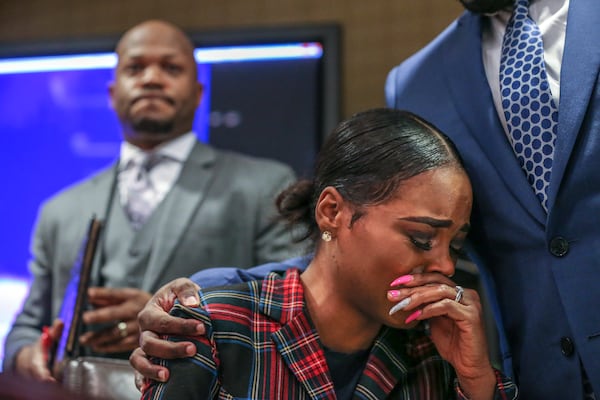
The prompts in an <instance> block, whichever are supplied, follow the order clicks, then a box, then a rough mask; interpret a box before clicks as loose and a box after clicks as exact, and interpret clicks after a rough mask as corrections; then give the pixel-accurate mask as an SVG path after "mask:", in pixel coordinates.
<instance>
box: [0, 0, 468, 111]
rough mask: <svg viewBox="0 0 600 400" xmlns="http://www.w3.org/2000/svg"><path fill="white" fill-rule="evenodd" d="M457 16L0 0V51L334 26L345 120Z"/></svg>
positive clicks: (449, 9) (226, 2) (442, 11)
mask: <svg viewBox="0 0 600 400" xmlns="http://www.w3.org/2000/svg"><path fill="white" fill-rule="evenodd" d="M461 10H462V7H461V5H460V4H459V3H458V1H456V0H212V1H207V0H0V46H2V43H8V44H11V43H15V42H16V43H19V42H35V41H46V40H56V39H59V40H71V39H77V38H90V37H92V38H93V37H98V36H106V35H112V36H114V35H116V34H120V33H122V32H123V31H124V30H125V29H127V28H128V27H130V26H132V25H134V24H135V23H137V22H140V21H142V20H145V19H148V18H163V19H166V20H169V21H171V22H173V23H175V24H177V25H179V26H181V27H182V28H183V29H185V30H187V31H194V30H204V29H218V28H221V27H222V28H238V27H247V26H257V25H259V26H260V25H285V24H294V25H296V24H303V23H311V22H337V23H339V24H340V25H341V26H342V29H343V32H344V38H343V49H342V51H343V72H342V113H343V116H349V115H350V114H352V113H354V112H356V111H360V110H362V109H365V108H369V107H375V106H382V105H384V94H383V86H384V82H385V77H386V74H387V72H388V71H389V70H390V68H392V67H393V66H394V65H396V64H398V63H399V62H401V61H402V60H404V59H405V58H406V57H408V56H409V55H411V54H412V53H414V52H415V51H416V50H418V49H419V48H421V47H422V46H423V45H425V44H426V43H427V42H428V41H430V40H431V39H432V38H433V37H435V35H436V34H437V33H439V32H440V31H441V30H442V29H444V27H446V25H448V24H449V23H450V22H451V21H452V20H453V19H454V18H455V17H456V16H458V15H459V14H460V12H461Z"/></svg>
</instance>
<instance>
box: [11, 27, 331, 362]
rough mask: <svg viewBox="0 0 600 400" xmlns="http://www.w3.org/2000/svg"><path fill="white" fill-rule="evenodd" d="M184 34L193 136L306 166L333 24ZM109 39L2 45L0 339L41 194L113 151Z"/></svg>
mask: <svg viewBox="0 0 600 400" xmlns="http://www.w3.org/2000/svg"><path fill="white" fill-rule="evenodd" d="M190 36H191V38H192V40H193V42H194V44H195V46H196V50H195V55H196V59H197V61H198V70H199V79H200V81H201V82H202V83H203V85H204V93H203V99H202V103H201V106H200V107H199V109H198V111H197V114H196V121H195V124H194V131H195V132H196V134H197V135H198V137H199V138H200V139H201V140H203V141H205V142H208V143H210V144H212V145H214V146H216V147H219V148H225V149H231V150H235V151H238V152H242V153H247V154H251V155H256V156H261V157H269V158H273V159H277V160H280V161H282V162H285V163H287V164H288V165H290V166H292V167H293V168H294V169H295V171H296V172H297V174H298V175H300V176H307V175H310V173H311V170H312V165H313V162H314V159H315V155H316V153H317V151H318V149H319V147H320V144H321V141H322V139H323V137H324V136H325V135H326V133H327V132H328V131H329V130H331V129H332V128H333V127H334V126H335V124H336V123H337V122H338V119H339V116H340V89H339V76H340V58H339V56H340V30H339V28H338V27H337V26H336V25H310V26H297V27H269V28H250V29H242V30H229V31H227V30H219V31H210V32H197V33H192V34H191V35H190ZM115 43H116V38H106V39H95V40H89V41H85V40H80V41H69V42H67V43H60V42H53V43H37V44H15V45H3V46H2V47H1V49H2V50H0V87H1V88H2V90H1V91H0V108H1V110H2V114H1V117H0V130H1V131H2V132H3V136H4V138H5V139H4V149H3V155H4V161H3V163H2V165H3V167H2V168H3V169H4V170H3V171H2V172H3V173H2V176H3V177H4V179H5V181H4V182H3V187H4V193H5V195H4V196H2V197H3V199H2V200H0V201H1V202H2V204H1V206H0V218H2V220H3V221H4V223H3V228H2V229H1V231H0V288H6V290H0V301H2V303H3V304H5V305H6V304H13V305H14V306H13V308H12V309H10V310H7V308H9V307H3V310H2V311H0V312H2V313H7V314H6V315H0V339H2V338H3V337H4V335H5V334H6V331H7V329H8V327H9V325H10V323H11V321H12V317H13V315H14V313H15V312H16V311H17V310H18V309H19V308H20V304H21V301H20V300H21V299H22V298H23V296H24V295H25V292H26V287H27V284H28V280H29V272H28V270H27V262H28V260H29V258H30V253H29V248H28V247H29V241H30V237H31V232H32V228H33V224H34V222H35V219H36V216H37V211H38V209H39V206H40V204H41V202H42V201H43V200H44V199H46V198H48V197H49V196H51V195H52V194H54V193H56V192H57V191H59V190H60V189H62V188H64V187H65V186H67V185H70V184H72V183H75V182H77V181H79V180H81V179H84V178H85V177H87V176H88V175H90V174H91V173H93V172H94V171H97V170H98V169H100V168H102V167H105V166H107V165H109V164H110V163H112V162H114V161H115V160H116V158H117V157H118V153H119V145H120V141H121V136H120V131H119V127H118V123H117V119H116V116H115V115H114V113H113V111H112V110H111V109H110V107H109V102H108V82H109V81H110V80H111V79H112V74H113V72H112V71H113V68H114V66H115V64H116V56H115V54H114V53H113V52H112V49H113V48H114V45H115ZM8 193H10V194H11V196H10V197H9V196H7V194H8ZM4 295H6V296H10V298H7V299H4V298H3V296H4ZM15 296H16V297H15ZM3 300H4V301H3ZM0 351H1V349H0ZM1 355H2V354H1V353H0V358H1Z"/></svg>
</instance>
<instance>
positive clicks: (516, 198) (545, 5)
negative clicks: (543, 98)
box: [386, 0, 600, 399]
mask: <svg viewBox="0 0 600 400" xmlns="http://www.w3.org/2000/svg"><path fill="white" fill-rule="evenodd" d="M480 3H485V4H483V7H487V6H490V7H492V8H487V9H485V8H478V7H480V6H481V4H480ZM493 3H494V1H489V0H488V1H482V2H480V1H478V0H473V1H470V2H467V1H466V0H465V1H463V4H464V5H465V7H467V8H469V7H473V10H474V11H476V12H473V11H470V10H468V11H466V12H465V13H464V14H463V15H462V16H461V17H459V18H458V19H457V20H456V21H454V23H452V24H451V25H450V26H449V27H448V28H447V29H446V30H445V31H444V32H443V33H441V34H440V35H439V36H438V37H437V38H436V39H435V40H433V41H432V42H431V43H430V44H428V45H427V46H426V47H425V48H423V49H422V50H421V51H419V52H418V53H416V54H415V55H413V56H412V57H410V58H409V59H407V60H406V61H404V62H403V63H402V64H400V65H399V66H397V67H396V68H394V69H393V70H392V71H391V72H390V74H389V76H388V79H387V83H386V99H387V104H388V106H390V107H396V108H402V109H407V110H410V111H413V112H415V113H417V114H419V115H421V116H423V117H424V118H425V119H427V120H429V121H431V122H432V123H434V124H435V125H436V126H437V127H438V128H440V129H441V130H442V131H443V132H445V133H446V134H447V135H449V136H450V137H451V138H452V140H453V141H454V143H456V145H457V147H458V149H459V151H460V153H461V155H462V156H463V158H464V160H465V164H466V166H467V169H468V172H469V175H470V177H471V180H472V183H473V190H474V197H475V204H474V208H473V215H472V228H471V233H470V240H471V248H470V250H471V251H470V256H471V257H472V258H473V260H474V261H475V262H476V263H477V265H478V266H479V268H480V270H481V273H482V276H483V279H484V281H486V283H487V287H488V288H489V289H490V291H491V293H493V294H495V296H494V297H495V299H494V303H495V311H496V313H495V314H496V315H495V316H496V320H497V322H498V323H499V325H500V326H501V327H503V328H504V332H505V336H504V337H503V340H502V343H501V344H502V350H503V354H502V356H503V358H504V361H505V367H506V368H507V369H509V368H510V366H511V363H512V367H513V370H514V374H515V377H516V378H517V382H518V384H519V387H520V393H521V397H522V398H525V399H533V398H535V399H541V398H545V399H581V398H584V394H583V390H584V389H583V388H584V381H586V382H587V381H588V379H586V376H585V374H587V378H589V382H590V383H591V384H592V385H593V386H594V389H595V391H596V393H599V394H600V313H598V312H597V306H598V305H599V304H600V290H597V289H596V288H595V283H596V282H597V281H598V278H599V277H600V246H599V244H600V225H599V222H600V217H599V216H600V179H598V175H597V171H598V168H599V167H600V159H599V158H598V157H597V156H596V154H598V152H600V141H599V140H598V137H599V136H598V133H599V132H600V83H599V81H598V79H599V78H598V72H599V69H600V47H598V46H597V44H596V43H598V39H599V38H600V37H599V36H600V29H599V28H598V25H597V19H598V17H599V16H600V2H598V1H597V0H571V1H570V4H569V1H564V0H538V1H531V2H530V3H531V4H530V7H529V14H530V16H531V18H532V19H533V20H535V21H536V23H537V24H538V26H539V27H540V30H541V33H542V37H543V42H544V59H545V63H546V69H547V73H548V77H549V83H550V88H551V90H552V97H553V98H554V100H555V102H556V104H557V105H558V115H559V117H558V130H557V135H556V142H555V149H554V160H553V166H552V173H551V178H550V182H549V187H548V203H547V204H548V209H547V212H546V211H545V210H544V208H543V207H542V206H541V204H540V201H539V200H538V199H537V198H536V196H535V194H534V191H533V190H532V187H531V185H530V184H529V183H528V181H527V177H526V175H525V173H524V171H523V170H522V169H521V167H520V165H519V163H518V161H517V158H516V157H515V153H514V151H513V149H512V147H511V145H510V142H509V140H508V138H507V133H506V122H505V116H504V115H503V114H504V113H503V112H502V111H498V110H502V109H501V107H502V106H501V100H500V95H499V91H500V89H499V78H498V76H499V74H498V70H499V63H500V47H501V43H502V36H503V34H504V29H505V26H506V23H507V21H508V19H509V18H510V15H511V7H510V5H509V8H508V9H507V10H506V9H503V7H504V5H505V4H500V9H499V10H494V9H493V7H494V4H493ZM498 3H506V1H500V2H498ZM509 3H510V1H509ZM477 11H480V12H481V11H483V12H485V14H481V13H478V12H477ZM490 12H491V13H493V14H490ZM511 117H512V116H511ZM504 340H506V342H507V343H506V342H504ZM507 344H508V346H507ZM588 392H589V389H588Z"/></svg>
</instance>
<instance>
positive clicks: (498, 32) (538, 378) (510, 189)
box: [132, 0, 600, 399]
mask: <svg viewBox="0 0 600 400" xmlns="http://www.w3.org/2000/svg"><path fill="white" fill-rule="evenodd" d="M461 2H462V3H463V4H464V6H465V7H466V8H467V11H466V12H465V13H464V14H463V15H462V16H460V17H459V18H458V19H457V20H456V21H454V22H453V23H452V24H451V25H450V26H449V27H448V28H447V29H446V30H445V31H444V32H442V33H441V34H440V35H439V36H438V37H437V38H436V39H435V40H433V41H432V42H431V43H430V44H428V45H427V46H426V47H425V48H423V49H422V50H421V51H419V52H418V53H416V54H415V55H413V56H412V57H410V58H409V59H407V60H406V61H404V62H403V63H402V64H400V65H399V66H397V67H396V68H394V69H393V70H392V71H391V72H390V74H389V76H388V79H387V83H386V98H387V104H388V106H390V107H395V108H401V109H407V110H410V111H412V112H415V113H417V114H419V115H421V116H423V117H424V118H425V119H427V120H429V121H431V122H432V123H434V124H435V125H436V126H437V127H438V128H440V129H441V130H442V131H444V132H445V133H446V134H448V135H449V136H450V137H451V138H452V140H453V141H454V142H455V143H456V145H457V147H458V148H459V150H460V152H461V154H462V156H463V158H464V160H465V164H466V166H467V169H468V172H469V174H470V177H471V180H472V184H473V190H474V195H475V203H474V207H473V215H472V228H471V233H470V246H469V247H470V248H469V250H470V252H469V255H470V257H471V258H472V259H473V260H474V261H475V262H476V263H477V265H478V266H479V268H480V271H481V275H482V279H483V280H484V283H485V284H486V287H487V291H488V293H489V294H490V297H491V300H492V301H491V302H492V308H493V309H494V311H495V317H496V322H497V324H498V326H499V328H500V331H501V335H500V339H501V348H502V357H503V361H504V366H505V369H506V372H507V373H509V374H510V373H511V371H512V372H514V376H515V378H516V380H517V382H518V384H519V387H520V393H521V398H524V399H582V398H593V397H584V391H585V393H588V394H589V393H591V391H592V388H591V385H595V387H594V388H593V389H595V391H596V392H597V393H599V394H600V313H599V312H598V311H596V310H597V306H598V305H599V304H600V290H597V289H596V288H595V287H594V285H595V284H596V282H597V281H598V278H599V277H600V217H599V216H600V179H598V177H597V172H596V171H597V170H598V168H600V159H599V158H598V157H597V156H596V154H599V152H600V140H599V139H598V138H599V136H598V133H599V132H600V82H599V70H600V46H598V45H597V43H598V39H599V37H598V36H599V34H600V28H598V26H597V19H598V16H600V2H598V0H570V2H569V1H568V0H531V1H530V3H531V4H530V6H529V14H530V16H531V18H532V19H533V20H534V21H535V22H536V23H537V24H538V26H539V27H540V31H541V35H542V39H543V48H544V61H545V64H546V70H547V74H548V78H549V79H548V80H549V84H550V89H551V92H552V97H553V98H554V101H555V104H556V105H558V115H559V117H558V129H557V135H556V141H555V148H554V156H553V165H552V173H551V178H550V182H549V186H548V192H547V193H548V202H547V209H544V207H543V206H542V204H541V203H540V201H539V199H538V198H537V197H536V195H535V193H534V190H533V189H532V186H531V185H530V184H529V182H528V180H527V177H526V174H525V173H524V171H523V169H522V168H521V166H520V165H519V162H518V160H517V157H516V156H515V152H514V151H513V148H512V147H511V144H510V142H509V140H508V138H507V133H506V132H507V130H506V129H507V128H506V117H505V115H504V113H503V111H502V108H501V107H502V105H501V103H502V100H501V97H500V94H499V92H500V89H499V81H500V80H499V73H498V72H499V69H500V67H499V65H500V53H501V46H502V38H503V35H504V31H505V28H506V24H507V23H508V20H509V18H510V16H511V13H512V0H461ZM509 117H510V115H509ZM199 282H200V283H201V284H203V285H205V283H204V282H205V281H204V280H202V281H199ZM212 283H216V282H214V281H212ZM155 308H156V307H155ZM147 309H148V307H147ZM142 325H143V324H142ZM193 328H194V327H188V329H193ZM154 345H156V343H155V342H154ZM146 349H147V350H148V351H150V348H146ZM137 354H138V355H140V354H142V352H138V353H137ZM163 356H164V355H163ZM132 361H133V362H134V364H135V363H137V364H138V365H139V363H141V362H142V361H143V359H142V357H141V356H140V357H139V358H134V359H133V360H132ZM139 369H140V370H142V369H143V368H139ZM147 371H148V374H149V375H150V372H151V371H150V370H149V369H148V370H147ZM157 371H159V370H158V369H155V370H153V371H152V372H153V373H157ZM163 372H165V371H163ZM590 383H591V385H590ZM584 387H585V390H584Z"/></svg>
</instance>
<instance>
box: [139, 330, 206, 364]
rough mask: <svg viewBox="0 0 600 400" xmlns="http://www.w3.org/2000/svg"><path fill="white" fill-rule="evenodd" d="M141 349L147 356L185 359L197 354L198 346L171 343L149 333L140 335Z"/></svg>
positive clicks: (185, 343)
mask: <svg viewBox="0 0 600 400" xmlns="http://www.w3.org/2000/svg"><path fill="white" fill-rule="evenodd" d="M140 347H141V350H142V351H143V352H144V353H145V354H148V355H150V356H154V357H159V358H166V359H174V358H185V357H191V356H193V355H194V354H196V346H195V345H194V344H193V343H191V342H185V341H183V342H169V341H168V340H164V339H161V338H159V337H158V336H157V335H156V334H154V333H153V332H148V331H146V332H142V334H141V335H140Z"/></svg>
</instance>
